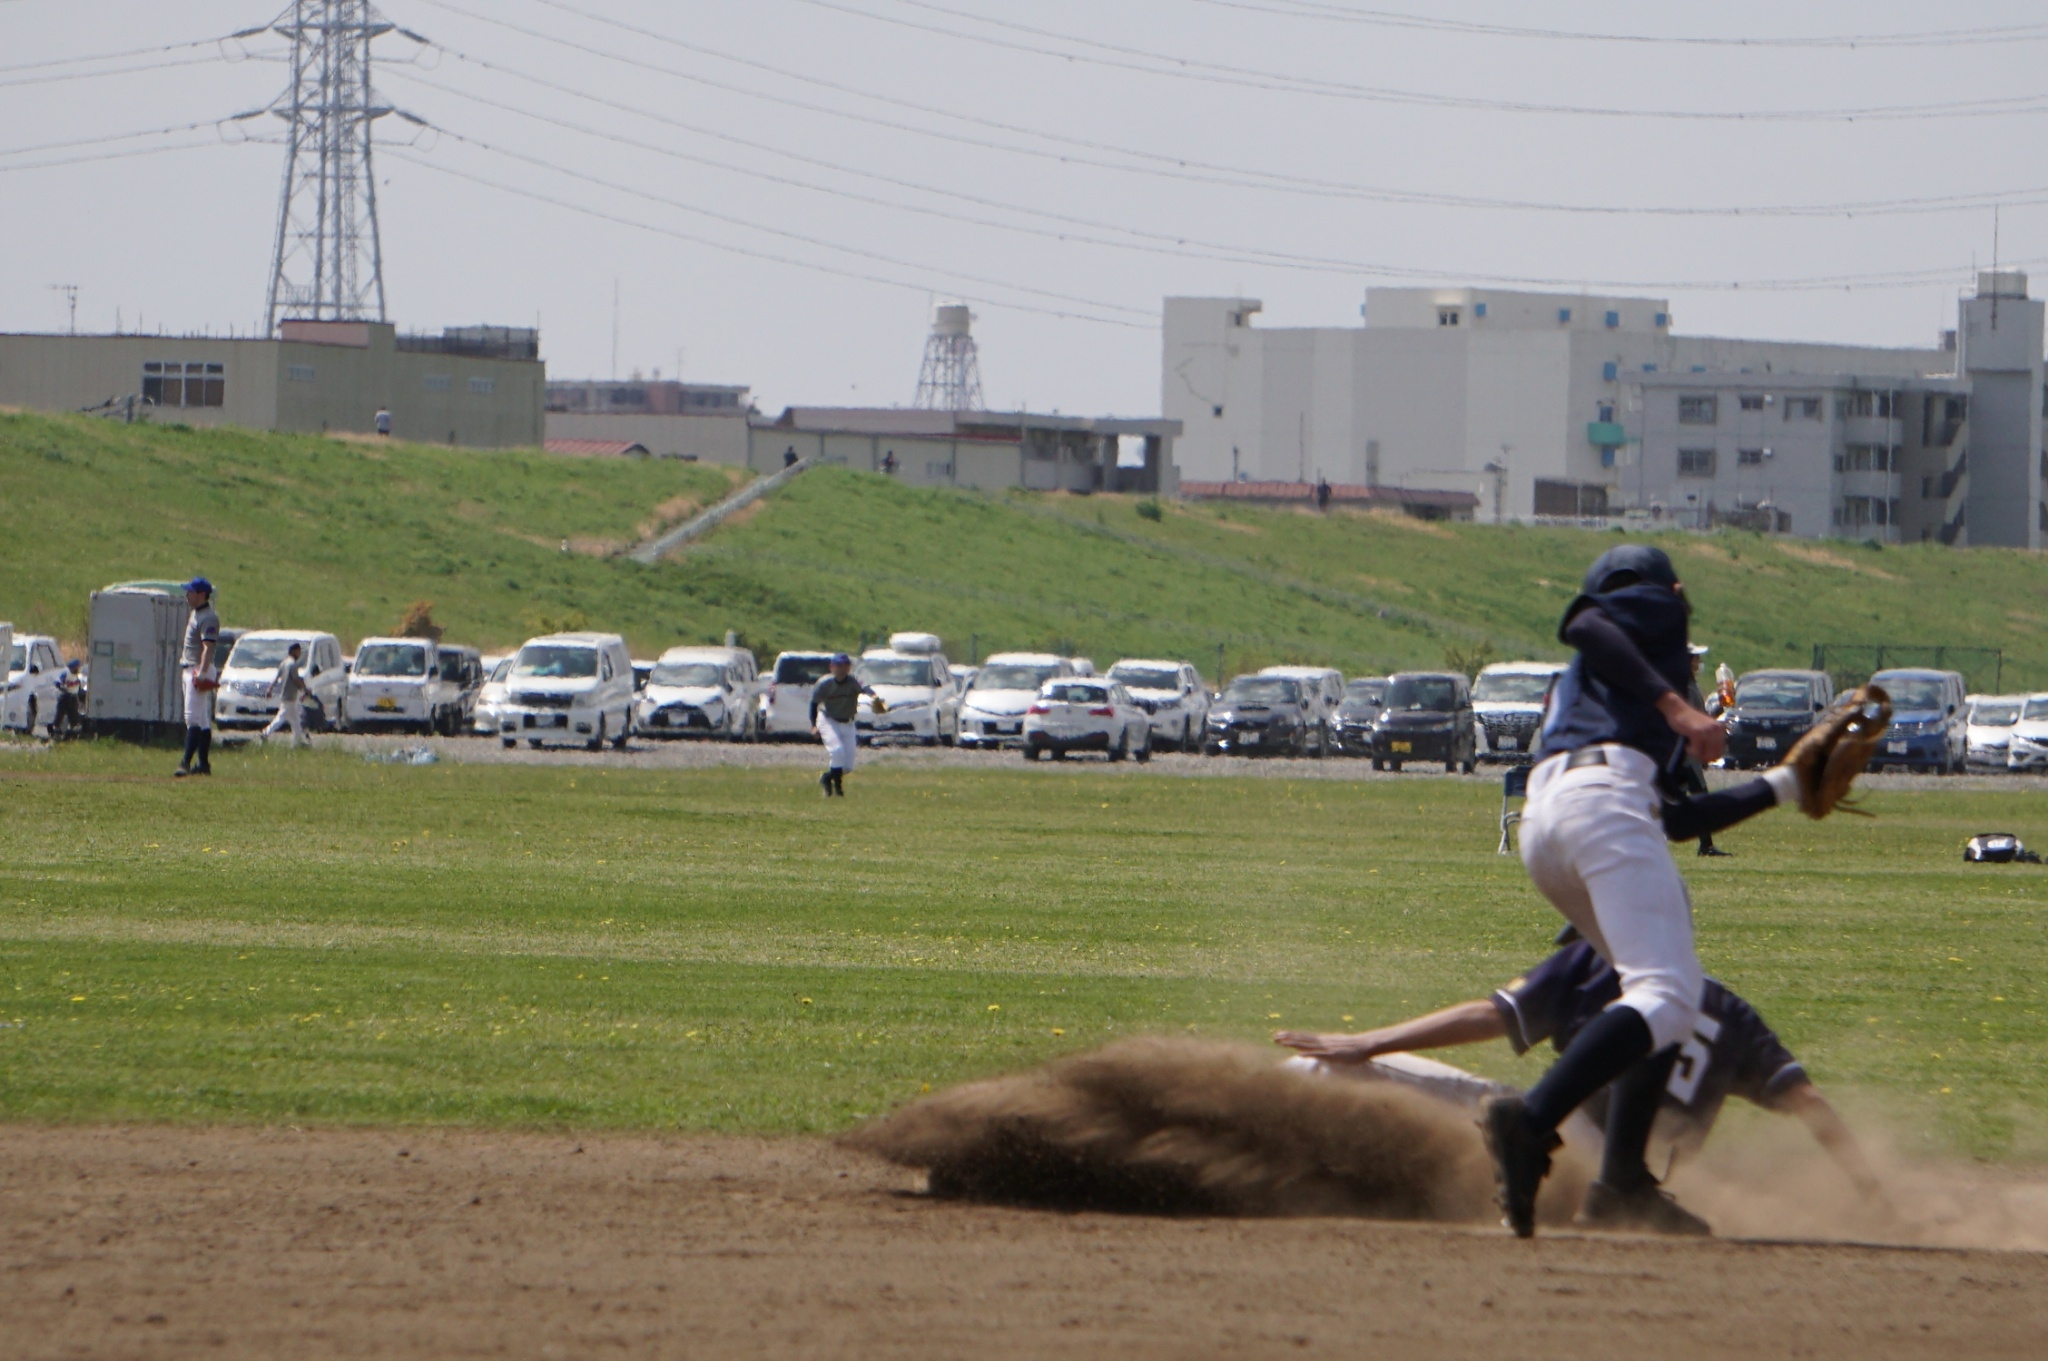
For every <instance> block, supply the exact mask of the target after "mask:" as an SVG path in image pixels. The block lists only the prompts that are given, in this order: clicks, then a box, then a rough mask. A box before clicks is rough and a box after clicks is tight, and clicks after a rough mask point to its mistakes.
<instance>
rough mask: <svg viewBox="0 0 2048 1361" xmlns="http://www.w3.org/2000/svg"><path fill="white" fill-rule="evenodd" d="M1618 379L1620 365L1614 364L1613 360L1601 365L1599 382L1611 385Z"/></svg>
mask: <svg viewBox="0 0 2048 1361" xmlns="http://www.w3.org/2000/svg"><path fill="white" fill-rule="evenodd" d="M1619 377H1621V365H1619V364H1617V363H1615V362H1614V361H1613V360H1611V359H1610V360H1608V361H1607V362H1606V363H1605V364H1602V365H1601V366H1600V381H1601V382H1603V383H1611V382H1613V381H1614V380H1615V379H1617V378H1619Z"/></svg>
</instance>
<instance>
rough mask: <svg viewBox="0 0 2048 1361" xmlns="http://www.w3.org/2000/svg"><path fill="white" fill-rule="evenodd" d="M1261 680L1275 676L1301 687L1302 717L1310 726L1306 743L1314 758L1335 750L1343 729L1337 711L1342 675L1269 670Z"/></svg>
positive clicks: (1312, 669) (1314, 669)
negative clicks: (1339, 732) (1340, 730)
mask: <svg viewBox="0 0 2048 1361" xmlns="http://www.w3.org/2000/svg"><path fill="white" fill-rule="evenodd" d="M1259 674H1260V675H1261V676H1279V677H1281V678H1282V679H1284V680H1291V681H1295V682H1297V683H1299V684H1300V686H1301V698H1302V706H1301V707H1302V717H1303V718H1304V719H1306V720H1307V721H1308V723H1309V725H1310V730H1309V733H1308V741H1309V744H1310V746H1311V747H1312V748H1313V751H1314V754H1315V755H1317V756H1328V755H1329V754H1330V753H1331V752H1332V751H1334V750H1336V747H1337V737H1338V731H1339V729H1340V728H1341V727H1342V726H1343V722H1342V720H1341V719H1340V718H1339V717H1338V714H1337V711H1338V710H1339V709H1341V708H1343V707H1344V673H1343V672H1341V671H1338V670H1335V669H1333V668H1331V667H1327V666H1269V667H1266V668H1265V669H1264V670H1262V671H1260V672H1259Z"/></svg>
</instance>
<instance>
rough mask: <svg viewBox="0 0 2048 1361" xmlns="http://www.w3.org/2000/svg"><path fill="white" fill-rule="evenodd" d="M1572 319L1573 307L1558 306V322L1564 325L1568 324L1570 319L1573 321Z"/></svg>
mask: <svg viewBox="0 0 2048 1361" xmlns="http://www.w3.org/2000/svg"><path fill="white" fill-rule="evenodd" d="M1571 319H1572V309H1571V308H1569V307H1560V308H1558V309H1557V321H1558V324H1559V325H1560V326H1562V325H1565V324H1567V323H1568V322H1570V321H1571Z"/></svg>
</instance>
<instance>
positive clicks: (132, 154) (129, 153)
mask: <svg viewBox="0 0 2048 1361" xmlns="http://www.w3.org/2000/svg"><path fill="white" fill-rule="evenodd" d="M248 140H249V141H251V142H264V143H275V142H276V140H277V139H276V138H270V137H251V138H249V139H248ZM240 145H241V143H239V142H223V141H221V140H220V139H219V138H217V137H215V138H211V139H209V140H207V141H204V142H185V143H181V144H179V145H177V146H146V147H130V148H129V149H128V150H126V151H103V152H99V153H97V154H95V155H91V156H65V157H61V158H59V159H57V160H53V161H26V162H23V163H21V164H19V165H0V175H4V174H9V173H11V172H13V171H16V170H54V169H57V168H58V167H60V166H67V165H90V164H92V163H94V162H96V161H126V160H133V159H135V158H136V157H139V156H164V155H168V154H170V153H171V152H174V151H201V150H204V149H205V148H207V147H228V146H240Z"/></svg>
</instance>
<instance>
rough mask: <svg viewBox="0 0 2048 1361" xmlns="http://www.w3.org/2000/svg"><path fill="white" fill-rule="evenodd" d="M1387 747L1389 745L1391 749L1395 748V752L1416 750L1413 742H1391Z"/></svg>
mask: <svg viewBox="0 0 2048 1361" xmlns="http://www.w3.org/2000/svg"><path fill="white" fill-rule="evenodd" d="M1387 745H1388V746H1389V747H1391V748H1393V749H1394V750H1395V751H1413V750H1415V744H1414V743H1413V742H1389V743H1387Z"/></svg>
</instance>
